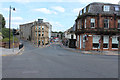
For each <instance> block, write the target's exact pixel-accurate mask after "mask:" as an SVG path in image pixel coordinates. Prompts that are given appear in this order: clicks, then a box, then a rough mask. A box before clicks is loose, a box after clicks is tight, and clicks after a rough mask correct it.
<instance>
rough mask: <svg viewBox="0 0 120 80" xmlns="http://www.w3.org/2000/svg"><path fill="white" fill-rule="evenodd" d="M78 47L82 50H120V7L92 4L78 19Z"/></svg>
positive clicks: (76, 32)
mask: <svg viewBox="0 0 120 80" xmlns="http://www.w3.org/2000/svg"><path fill="white" fill-rule="evenodd" d="M75 34H76V39H77V42H76V46H77V48H78V49H81V50H118V47H120V45H118V44H119V42H120V41H118V37H119V35H120V5H118V4H109V3H91V4H89V5H87V6H86V7H84V8H83V9H82V10H81V11H80V12H79V15H78V17H77V19H76V30H75Z"/></svg>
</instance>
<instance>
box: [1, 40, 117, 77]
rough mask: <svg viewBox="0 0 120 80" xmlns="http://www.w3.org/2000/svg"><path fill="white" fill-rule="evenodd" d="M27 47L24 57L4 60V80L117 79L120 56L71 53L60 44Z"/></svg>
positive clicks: (27, 45) (6, 57)
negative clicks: (31, 79)
mask: <svg viewBox="0 0 120 80" xmlns="http://www.w3.org/2000/svg"><path fill="white" fill-rule="evenodd" d="M24 46H25V49H24V51H23V53H22V54H21V55H15V56H3V57H2V64H3V65H2V74H3V75H2V76H3V78H118V56H104V55H87V54H81V53H75V52H70V51H68V50H65V49H63V48H62V47H61V46H60V45H59V44H52V45H51V46H49V47H46V48H36V47H34V46H33V45H31V43H30V42H24Z"/></svg>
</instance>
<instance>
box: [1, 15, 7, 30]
mask: <svg viewBox="0 0 120 80" xmlns="http://www.w3.org/2000/svg"><path fill="white" fill-rule="evenodd" d="M0 20H1V21H0V22H1V23H2V28H5V24H6V21H5V18H4V17H3V15H2V14H0Z"/></svg>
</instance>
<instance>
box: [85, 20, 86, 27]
mask: <svg viewBox="0 0 120 80" xmlns="http://www.w3.org/2000/svg"><path fill="white" fill-rule="evenodd" d="M85 28H86V19H85Z"/></svg>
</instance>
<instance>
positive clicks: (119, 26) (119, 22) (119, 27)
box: [118, 19, 120, 29]
mask: <svg viewBox="0 0 120 80" xmlns="http://www.w3.org/2000/svg"><path fill="white" fill-rule="evenodd" d="M118 29H120V19H119V20H118Z"/></svg>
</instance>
